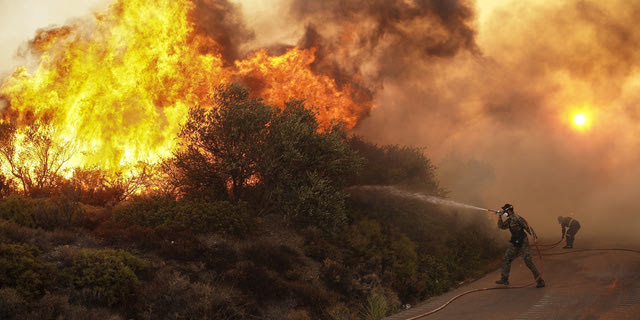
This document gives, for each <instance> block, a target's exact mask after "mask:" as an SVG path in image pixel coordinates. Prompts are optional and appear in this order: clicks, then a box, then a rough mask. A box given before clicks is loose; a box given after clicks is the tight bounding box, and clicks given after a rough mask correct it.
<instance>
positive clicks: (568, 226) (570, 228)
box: [558, 216, 580, 249]
mask: <svg viewBox="0 0 640 320" xmlns="http://www.w3.org/2000/svg"><path fill="white" fill-rule="evenodd" d="M558 223H559V224H560V226H561V227H562V239H566V240H567V245H565V246H564V247H562V248H563V249H571V248H573V240H575V239H576V233H578V230H580V222H578V220H576V219H574V218H571V217H562V216H559V217H558ZM565 236H566V238H565Z"/></svg>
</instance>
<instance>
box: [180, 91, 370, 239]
mask: <svg viewBox="0 0 640 320" xmlns="http://www.w3.org/2000/svg"><path fill="white" fill-rule="evenodd" d="M213 102H214V103H213V107H212V108H210V109H204V108H201V107H196V108H193V109H192V110H191V112H190V114H189V119H188V120H187V122H186V124H185V125H184V127H183V128H182V131H181V133H180V137H181V138H182V139H183V140H182V142H181V149H180V150H179V151H178V152H176V153H175V154H174V159H172V161H171V165H172V166H169V167H167V168H168V169H171V170H173V172H174V175H173V178H174V182H175V183H176V185H177V186H178V188H179V189H181V190H182V192H184V193H185V194H186V195H187V196H205V197H208V198H212V199H216V200H231V201H234V202H237V201H251V200H255V199H261V200H260V201H259V203H258V205H259V206H260V207H261V208H262V209H263V210H264V211H267V212H274V213H279V214H281V215H283V216H284V217H286V218H288V219H293V220H298V221H310V222H314V223H318V224H319V225H321V226H323V227H328V228H331V227H332V226H335V225H337V224H339V223H340V222H341V221H342V220H343V218H344V212H343V210H344V199H345V194H344V193H343V191H342V186H343V185H344V183H345V179H346V178H347V177H349V176H350V175H352V174H354V173H355V172H357V170H358V168H359V165H360V158H359V157H358V156H357V155H356V154H355V152H353V151H352V150H351V149H350V148H349V146H348V145H347V143H346V133H345V130H344V128H343V127H342V125H340V124H335V125H331V126H329V127H328V128H326V129H321V128H320V125H319V123H318V121H317V119H316V117H315V114H314V113H313V112H312V111H311V110H309V108H307V107H305V105H304V103H303V102H302V101H299V100H298V101H295V100H294V101H289V102H287V103H285V106H284V108H283V109H279V108H275V107H272V106H269V105H267V104H265V103H264V102H263V101H262V100H261V99H257V98H252V97H250V95H249V90H248V89H246V88H244V87H242V86H240V85H237V84H233V85H231V86H229V87H221V88H219V90H218V91H217V92H216V94H215V95H214V101H213ZM249 187H250V188H249ZM249 190H251V191H252V192H247V191H249Z"/></svg>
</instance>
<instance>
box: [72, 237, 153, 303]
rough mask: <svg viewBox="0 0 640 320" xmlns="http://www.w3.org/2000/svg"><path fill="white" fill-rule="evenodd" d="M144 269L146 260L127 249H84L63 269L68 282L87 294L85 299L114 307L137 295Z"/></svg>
mask: <svg viewBox="0 0 640 320" xmlns="http://www.w3.org/2000/svg"><path fill="white" fill-rule="evenodd" d="M145 268H146V264H145V262H144V261H143V260H141V259H140V258H137V257H135V256H133V255H131V254H130V253H128V252H125V251H119V250H118V251H116V250H111V249H106V250H90V249H83V250H80V252H79V254H78V255H77V256H75V257H73V261H72V264H71V266H70V267H69V268H68V269H67V270H65V271H64V272H65V276H66V277H67V279H68V280H69V282H70V283H69V284H70V285H72V286H73V287H75V288H76V289H78V290H80V291H81V292H83V293H84V294H85V296H84V297H83V299H84V300H93V299H95V300H97V301H95V302H98V303H103V304H106V305H109V306H113V305H115V304H118V303H121V302H125V301H127V300H128V299H130V298H132V297H134V296H135V292H136V290H137V288H138V286H139V285H140V281H139V279H138V275H140V274H141V273H142V271H143V270H144V269H145ZM91 295H93V296H92V297H91ZM81 300H82V299H81ZM85 302H94V301H85Z"/></svg>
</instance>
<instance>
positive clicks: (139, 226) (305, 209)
mask: <svg viewBox="0 0 640 320" xmlns="http://www.w3.org/2000/svg"><path fill="white" fill-rule="evenodd" d="M38 125H42V124H38ZM1 126H2V127H1V128H0V138H1V139H4V140H3V141H2V142H3V143H5V144H3V145H4V146H5V148H0V149H1V150H0V157H1V158H2V159H3V160H4V161H5V162H8V160H9V159H13V158H12V157H13V155H14V154H12V152H16V150H11V148H6V143H7V142H9V141H10V138H11V134H12V128H11V127H10V126H8V125H5V124H2V125H1ZM180 138H181V140H180V141H181V144H180V148H179V149H178V151H176V152H175V154H174V156H173V157H172V158H170V159H168V160H167V161H166V162H165V163H163V164H162V165H160V166H148V167H144V168H143V169H144V170H142V172H143V174H140V175H138V176H136V177H135V178H127V177H126V175H116V176H115V177H114V176H113V175H108V174H106V173H103V172H100V171H99V170H77V171H76V172H74V174H73V176H72V177H71V178H63V177H62V176H61V175H60V174H59V173H57V172H47V171H46V170H34V171H24V170H23V171H19V170H14V171H12V172H17V173H20V174H18V175H13V176H3V177H2V179H1V181H0V182H1V184H0V194H1V195H2V199H1V200H0V318H1V319H291V320H302V319H380V318H382V317H383V316H385V315H389V314H391V313H393V312H395V311H398V310H400V309H401V308H403V306H406V305H408V304H415V303H416V302H418V301H420V300H423V299H425V298H427V297H429V296H433V295H437V294H440V293H443V292H445V291H447V290H449V289H450V288H452V287H455V286H457V285H459V284H460V283H461V282H463V281H466V280H469V279H473V278H475V277H478V276H480V275H482V274H483V273H484V272H486V271H488V270H489V269H493V268H495V266H496V262H497V259H498V257H499V255H500V248H499V247H498V245H497V244H496V242H495V241H494V240H493V233H491V232H488V231H487V230H492V228H491V227H492V226H491V227H490V226H488V225H487V223H488V221H487V220H486V219H484V216H482V215H476V216H473V215H472V216H468V214H467V213H464V212H457V211H455V210H452V209H448V208H442V207H438V206H435V205H432V204H429V203H424V202H421V201H418V200H409V199H404V198H397V197H395V196H393V195H391V194H386V193H384V192H381V191H371V190H368V189H366V188H359V187H358V186H361V185H392V186H395V187H397V188H403V189H407V190H412V191H416V192H422V193H425V194H431V195H437V196H445V195H446V192H445V191H444V190H442V189H441V188H440V186H439V184H438V181H437V179H436V169H435V168H434V167H433V165H432V164H431V162H430V160H429V159H428V158H427V157H426V155H425V154H424V153H423V151H422V150H421V149H418V148H412V147H400V146H377V145H375V144H372V143H369V142H367V141H365V140H363V139H362V138H361V137H348V136H347V134H346V132H345V131H344V129H343V128H342V126H341V125H340V124H335V125H332V126H329V127H326V128H321V127H319V125H318V123H317V121H316V119H315V116H314V114H313V111H312V109H310V108H307V107H306V106H305V105H304V102H303V101H290V102H289V103H287V104H286V106H285V107H284V108H283V109H279V108H274V107H271V106H269V105H266V104H264V102H263V101H262V100H261V99H258V98H254V97H251V95H250V93H249V92H248V90H247V89H245V88H243V87H242V86H239V85H231V86H229V87H221V88H220V89H219V90H218V91H217V92H216V94H215V95H214V97H213V100H212V106H209V107H207V108H200V107H195V108H193V110H192V112H191V113H190V116H189V120H188V121H187V123H186V124H185V125H184V127H183V130H182V132H181V134H180ZM44 145H46V141H45V143H44ZM5 166H10V167H12V166H14V167H13V169H16V168H19V167H18V164H15V163H14V164H11V163H5ZM37 166H38V164H37V163H36V167H37ZM52 167H56V166H51V165H49V166H48V168H52ZM43 168H44V166H43ZM42 175H44V176H42ZM34 182H37V183H34ZM20 185H23V186H28V188H20Z"/></svg>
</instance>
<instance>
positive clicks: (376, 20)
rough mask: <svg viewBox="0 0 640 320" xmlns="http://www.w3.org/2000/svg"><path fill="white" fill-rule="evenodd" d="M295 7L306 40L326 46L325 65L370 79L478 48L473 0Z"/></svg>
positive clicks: (380, 0)
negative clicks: (474, 27) (473, 27)
mask: <svg viewBox="0 0 640 320" xmlns="http://www.w3.org/2000/svg"><path fill="white" fill-rule="evenodd" d="M291 13H292V15H293V17H294V20H296V21H300V23H304V24H305V26H306V29H307V32H306V36H307V37H306V38H305V39H303V46H315V47H318V48H319V49H320V50H319V54H318V63H317V64H316V65H317V68H318V69H319V70H321V71H324V72H327V71H335V70H336V69H339V70H342V71H343V72H347V73H349V74H351V75H353V74H361V75H362V76H363V77H364V78H365V79H366V80H368V81H376V82H380V81H382V80H385V79H388V78H397V77H403V74H404V72H405V71H406V70H407V69H410V68H411V67H412V66H413V65H414V64H415V63H416V61H425V60H434V59H437V58H447V57H452V56H455V55H456V54H457V53H458V52H460V51H477V46H476V44H475V38H474V36H475V31H474V30H473V29H472V27H471V26H470V24H471V22H472V19H473V9H472V8H471V7H470V5H469V3H468V2H467V1H455V0H451V1H440V0H417V1H386V0H372V1H358V0H348V1H342V0H341V1H338V0H331V1H310V0H294V1H292V3H291ZM320 39H321V40H322V41H318V40H320Z"/></svg>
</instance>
